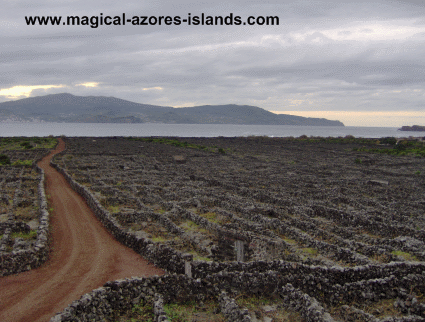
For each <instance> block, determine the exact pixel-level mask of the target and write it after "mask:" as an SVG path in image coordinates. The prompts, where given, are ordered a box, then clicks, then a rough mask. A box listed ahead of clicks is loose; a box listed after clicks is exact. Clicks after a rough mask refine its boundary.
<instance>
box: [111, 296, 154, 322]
mask: <svg viewBox="0 0 425 322" xmlns="http://www.w3.org/2000/svg"><path fill="white" fill-rule="evenodd" d="M154 318H155V315H154V313H153V307H152V305H151V304H148V303H144V302H143V301H141V302H140V304H136V305H135V306H133V308H132V309H131V311H129V312H127V314H125V315H122V316H120V317H119V318H117V319H116V321H117V322H135V321H144V322H153V321H154Z"/></svg>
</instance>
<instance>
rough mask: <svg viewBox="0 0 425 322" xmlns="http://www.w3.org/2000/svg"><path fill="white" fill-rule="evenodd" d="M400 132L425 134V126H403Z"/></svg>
mask: <svg viewBox="0 0 425 322" xmlns="http://www.w3.org/2000/svg"><path fill="white" fill-rule="evenodd" d="M398 130H399V131H415V132H425V126H421V125H412V126H402V127H401V128H400V129H398Z"/></svg>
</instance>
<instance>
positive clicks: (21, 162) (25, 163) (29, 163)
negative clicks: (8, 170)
mask: <svg viewBox="0 0 425 322" xmlns="http://www.w3.org/2000/svg"><path fill="white" fill-rule="evenodd" d="M32 163H33V161H32V160H16V161H15V162H13V163H12V165H14V166H19V165H23V166H27V167H31V166H32Z"/></svg>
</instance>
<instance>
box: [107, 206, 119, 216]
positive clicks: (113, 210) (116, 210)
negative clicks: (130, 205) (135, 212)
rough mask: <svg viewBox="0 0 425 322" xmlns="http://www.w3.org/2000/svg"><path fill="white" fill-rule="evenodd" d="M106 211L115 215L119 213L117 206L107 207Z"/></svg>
mask: <svg viewBox="0 0 425 322" xmlns="http://www.w3.org/2000/svg"><path fill="white" fill-rule="evenodd" d="M107 209H108V211H109V212H110V213H111V214H116V213H119V212H120V207H119V206H108V207H107Z"/></svg>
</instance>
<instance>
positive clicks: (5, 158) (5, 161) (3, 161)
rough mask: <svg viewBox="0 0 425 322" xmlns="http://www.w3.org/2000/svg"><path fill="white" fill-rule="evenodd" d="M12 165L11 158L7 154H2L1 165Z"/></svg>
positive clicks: (0, 156) (0, 157)
mask: <svg viewBox="0 0 425 322" xmlns="http://www.w3.org/2000/svg"><path fill="white" fill-rule="evenodd" d="M6 164H10V158H9V157H8V156H7V155H5V154H0V165H6Z"/></svg>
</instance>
